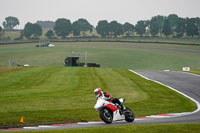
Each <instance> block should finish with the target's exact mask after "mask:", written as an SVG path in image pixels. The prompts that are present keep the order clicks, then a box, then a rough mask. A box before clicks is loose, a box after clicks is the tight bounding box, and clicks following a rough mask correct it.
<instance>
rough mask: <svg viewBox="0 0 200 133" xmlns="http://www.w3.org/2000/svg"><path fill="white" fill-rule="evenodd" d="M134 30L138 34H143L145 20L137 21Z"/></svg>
mask: <svg viewBox="0 0 200 133" xmlns="http://www.w3.org/2000/svg"><path fill="white" fill-rule="evenodd" d="M135 31H136V33H137V34H139V35H141V36H142V35H143V34H144V33H145V32H146V23H145V21H142V20H141V21H138V22H137V24H136V26H135Z"/></svg>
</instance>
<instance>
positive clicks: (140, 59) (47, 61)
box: [0, 42, 200, 70]
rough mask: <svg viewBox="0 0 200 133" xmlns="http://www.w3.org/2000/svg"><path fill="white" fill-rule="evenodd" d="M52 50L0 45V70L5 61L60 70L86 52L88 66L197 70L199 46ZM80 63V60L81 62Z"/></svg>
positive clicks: (90, 45) (82, 45) (64, 46)
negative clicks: (68, 59) (68, 60)
mask: <svg viewBox="0 0 200 133" xmlns="http://www.w3.org/2000/svg"><path fill="white" fill-rule="evenodd" d="M54 44H55V45H56V46H55V47H54V48H36V47H35V45H36V44H18V45H0V66H8V60H11V61H17V62H20V63H22V64H30V65H32V66H63V61H64V59H65V58H66V57H67V56H71V52H72V51H75V52H82V53H83V52H85V51H87V52H88V62H96V63H100V64H101V67H103V68H126V69H146V70H152V69H153V70H165V69H170V70H181V69H182V67H185V66H190V67H191V68H200V58H199V57H200V46H183V45H172V44H137V43H119V42H112V43H111V42H109V43H108V42H101V43H100V42H74V43H64V42H63V43H54ZM82 62H83V59H82Z"/></svg>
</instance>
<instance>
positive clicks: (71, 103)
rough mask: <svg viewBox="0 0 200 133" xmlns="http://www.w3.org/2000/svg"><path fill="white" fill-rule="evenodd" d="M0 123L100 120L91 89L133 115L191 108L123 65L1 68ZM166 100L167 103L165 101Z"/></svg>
mask: <svg viewBox="0 0 200 133" xmlns="http://www.w3.org/2000/svg"><path fill="white" fill-rule="evenodd" d="M0 82H1V84H0V127H1V128H2V127H15V126H22V125H21V124H20V122H19V121H20V118H21V117H22V116H23V117H24V124H23V125H38V124H50V123H65V122H78V121H96V120H100V118H99V115H98V113H97V112H96V111H95V109H94V108H93V106H94V104H95V102H96V98H95V96H94V94H93V90H94V88H97V87H100V88H102V89H103V90H104V91H106V92H108V93H110V94H112V95H113V96H114V97H125V98H126V99H127V102H126V103H125V105H127V106H128V107H130V108H131V109H132V110H133V111H134V112H135V115H136V117H140V116H146V115H152V114H161V113H174V112H187V111H193V110H195V108H196V106H195V104H194V103H192V102H191V101H190V100H188V99H186V98H185V97H183V96H181V95H180V94H178V93H175V92H174V91H172V90H170V89H168V88H166V87H164V86H161V85H159V84H156V83H154V82H151V81H147V80H145V79H143V78H141V77H139V76H138V75H135V74H133V73H131V72H129V71H128V70H127V69H112V68H66V67H29V68H23V67H0ZM169 103H170V104H169Z"/></svg>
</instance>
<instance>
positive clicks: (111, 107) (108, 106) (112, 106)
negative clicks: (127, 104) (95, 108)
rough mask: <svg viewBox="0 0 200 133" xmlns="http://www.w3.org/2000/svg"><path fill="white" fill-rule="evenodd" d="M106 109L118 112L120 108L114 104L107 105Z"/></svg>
mask: <svg viewBox="0 0 200 133" xmlns="http://www.w3.org/2000/svg"><path fill="white" fill-rule="evenodd" d="M105 107H107V108H109V109H110V110H112V111H113V112H114V111H116V110H118V108H117V107H115V106H114V105H112V104H107V105H106V106H105Z"/></svg>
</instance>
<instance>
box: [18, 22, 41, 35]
mask: <svg viewBox="0 0 200 133" xmlns="http://www.w3.org/2000/svg"><path fill="white" fill-rule="evenodd" d="M22 35H23V36H25V37H26V38H28V39H30V38H31V36H32V35H33V36H34V38H35V39H36V38H38V36H41V35H42V28H41V26H40V25H39V24H36V23H35V24H32V23H30V22H28V23H27V24H26V25H25V27H24V29H23V31H22Z"/></svg>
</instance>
